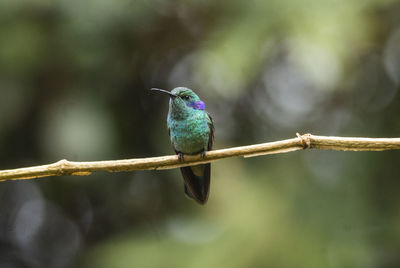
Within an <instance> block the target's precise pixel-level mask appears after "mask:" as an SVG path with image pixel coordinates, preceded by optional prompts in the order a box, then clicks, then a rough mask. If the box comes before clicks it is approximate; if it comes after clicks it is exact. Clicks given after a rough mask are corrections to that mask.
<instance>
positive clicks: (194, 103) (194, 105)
mask: <svg viewBox="0 0 400 268" xmlns="http://www.w3.org/2000/svg"><path fill="white" fill-rule="evenodd" d="M186 106H188V107H192V108H193V109H196V110H204V109H205V107H206V105H205V104H204V102H202V101H192V102H188V103H186Z"/></svg>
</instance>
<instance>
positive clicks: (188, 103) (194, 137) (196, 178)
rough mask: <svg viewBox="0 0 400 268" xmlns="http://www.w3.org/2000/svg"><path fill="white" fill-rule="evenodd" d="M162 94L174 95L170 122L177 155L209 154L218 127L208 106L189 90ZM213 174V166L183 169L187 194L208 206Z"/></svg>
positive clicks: (168, 119) (171, 96)
mask: <svg viewBox="0 0 400 268" xmlns="http://www.w3.org/2000/svg"><path fill="white" fill-rule="evenodd" d="M155 90H157V89H155ZM158 91H162V92H165V93H167V94H169V95H170V102H169V112H168V118H167V123H168V130H169V135H170V139H171V143H172V147H173V148H174V150H175V152H176V153H177V154H179V157H180V158H181V157H183V155H185V154H198V153H201V154H203V155H205V152H206V151H208V150H211V148H212V144H213V139H214V126H213V122H212V119H211V117H210V115H209V114H208V113H207V112H206V111H205V110H204V103H203V102H202V101H201V100H200V98H199V97H198V96H197V95H196V94H195V93H194V92H193V91H192V90H191V89H188V88H185V87H178V88H175V89H173V90H172V91H171V92H167V91H163V90H158ZM210 171H211V165H210V164H204V165H197V166H189V167H183V168H181V173H182V176H183V179H184V186H185V193H186V194H187V195H188V196H189V197H190V198H192V199H194V200H196V201H197V202H198V203H200V204H205V203H206V202H207V199H208V194H209V188H210Z"/></svg>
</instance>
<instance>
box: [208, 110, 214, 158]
mask: <svg viewBox="0 0 400 268" xmlns="http://www.w3.org/2000/svg"><path fill="white" fill-rule="evenodd" d="M207 124H208V127H209V128H210V134H209V137H208V146H207V151H210V150H211V149H212V146H213V143H214V131H215V129H214V121H213V119H212V117H211V115H210V114H209V113H207Z"/></svg>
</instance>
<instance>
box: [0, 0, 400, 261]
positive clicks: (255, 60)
mask: <svg viewBox="0 0 400 268" xmlns="http://www.w3.org/2000/svg"><path fill="white" fill-rule="evenodd" d="M399 14H400V2H399V1H395V0H352V1H346V0H328V1H317V0H303V1H299V0H293V1H289V0H285V1H275V0H272V1H260V0H254V1H210V0H202V1H194V0H186V1H185V0H181V1H167V0H151V1H144V0H136V1H135V0H116V1H105V0H96V1H95V0H86V1H77V0H73V1H67V0H60V1H48V0H38V1H29V0H20V1H13V0H3V1H0V36H1V38H0V152H1V153H0V169H9V168H17V167H21V166H30V165H38V164H43V163H49V162H54V161H57V160H59V159H62V158H67V159H69V160H75V161H83V160H106V159H121V158H134V157H146V156H157V155H165V154H171V153H172V149H171V148H170V145H169V139H168V134H167V131H166V114H167V109H168V108H167V107H168V104H167V103H168V101H167V99H166V98H163V96H159V95H155V94H152V93H151V92H149V91H148V89H149V88H151V87H160V88H165V89H172V88H174V87H176V86H187V87H190V88H193V89H195V91H196V92H197V93H198V94H199V95H200V96H201V98H202V99H203V100H204V101H205V102H206V105H207V107H206V108H207V110H208V111H209V112H210V113H211V114H212V115H213V118H214V121H215V125H216V145H215V148H223V147H228V146H238V145H244V144H252V143H260V142H265V141H271V140H277V139H284V138H288V137H293V136H294V134H295V133H296V132H302V133H304V132H310V133H313V134H320V135H338V136H339V135H342V136H365V137H396V136H397V137H398V136H399V133H400V120H398V119H397V118H396V116H395V115H397V114H400V97H399V93H398V90H399V83H400V16H399ZM399 157H400V155H399V152H373V153H372V152H360V153H351V152H327V151H326V152H325V151H307V152H296V153H290V154H285V155H277V156H265V157H256V158H249V159H245V160H244V159H239V158H238V159H228V160H223V161H219V162H216V163H215V164H213V171H212V185H211V196H210V200H209V203H208V204H207V205H206V206H205V207H199V206H198V205H196V204H195V203H194V202H192V201H190V200H187V199H186V198H185V197H184V195H183V186H182V182H181V177H180V174H179V171H178V170H172V171H146V172H144V171H143V172H132V173H118V174H109V173H97V174H94V175H92V176H88V177H57V178H47V179H41V180H36V181H25V182H22V181H21V182H3V183H1V184H0V200H1V202H0V211H1V217H0V266H1V267H60V268H63V267H99V268H102V267H105V268H106V267H107V268H108V267H116V268H119V267H121V268H123V267H399V266H400V255H399V254H398V252H399V251H400V228H399V226H400V225H399V222H400V205H399V204H400V195H399V194H398V193H399V187H400V180H399V174H398V166H397V162H398V160H399V159H400V158H399Z"/></svg>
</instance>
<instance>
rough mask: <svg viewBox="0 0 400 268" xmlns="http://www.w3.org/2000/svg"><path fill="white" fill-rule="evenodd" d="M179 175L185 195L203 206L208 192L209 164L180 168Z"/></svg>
mask: <svg viewBox="0 0 400 268" xmlns="http://www.w3.org/2000/svg"><path fill="white" fill-rule="evenodd" d="M181 173H182V176H183V182H184V186H185V193H186V195H187V196H188V197H189V198H192V199H193V200H195V201H196V202H197V203H199V204H201V205H204V204H205V203H206V202H207V200H208V194H209V192H210V174H211V164H204V165H197V166H189V167H182V168H181Z"/></svg>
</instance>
